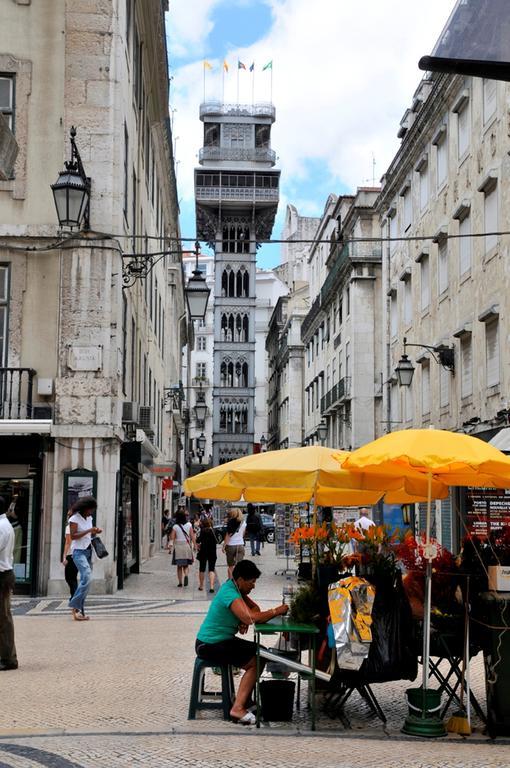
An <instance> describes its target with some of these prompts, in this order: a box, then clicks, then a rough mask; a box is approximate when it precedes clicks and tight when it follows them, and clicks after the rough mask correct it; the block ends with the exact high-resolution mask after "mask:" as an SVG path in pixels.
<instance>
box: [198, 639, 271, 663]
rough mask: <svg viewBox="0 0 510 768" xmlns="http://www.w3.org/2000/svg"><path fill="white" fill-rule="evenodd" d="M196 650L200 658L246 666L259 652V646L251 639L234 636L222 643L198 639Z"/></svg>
mask: <svg viewBox="0 0 510 768" xmlns="http://www.w3.org/2000/svg"><path fill="white" fill-rule="evenodd" d="M195 651H196V653H197V656H198V658H199V659H203V660H204V661H210V662H212V663H213V664H218V665H220V664H231V665H232V666H233V667H245V666H246V664H248V662H249V661H251V659H253V658H254V657H255V655H256V653H257V646H256V645H255V643H252V642H250V641H249V640H242V639H241V638H240V637H232V638H230V640H222V641H221V642H220V643H203V642H202V641H201V640H198V639H197V641H196V643H195Z"/></svg>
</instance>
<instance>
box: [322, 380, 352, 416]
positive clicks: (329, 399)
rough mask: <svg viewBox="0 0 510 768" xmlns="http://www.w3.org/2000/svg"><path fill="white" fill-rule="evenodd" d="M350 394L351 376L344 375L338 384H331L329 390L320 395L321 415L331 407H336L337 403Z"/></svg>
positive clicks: (346, 398)
mask: <svg viewBox="0 0 510 768" xmlns="http://www.w3.org/2000/svg"><path fill="white" fill-rule="evenodd" d="M350 396H351V377H350V376H344V377H343V378H342V379H340V381H339V382H338V384H333V386H332V387H331V389H330V390H329V392H326V394H325V395H324V396H323V397H321V415H323V414H325V413H327V412H328V411H330V410H331V409H334V408H336V406H337V405H339V404H340V403H342V402H343V401H344V400H348V399H349V398H350Z"/></svg>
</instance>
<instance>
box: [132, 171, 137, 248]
mask: <svg viewBox="0 0 510 768" xmlns="http://www.w3.org/2000/svg"><path fill="white" fill-rule="evenodd" d="M137 184H138V182H137V179H136V173H135V171H134V170H133V177H132V192H133V194H132V205H131V217H132V221H131V228H132V233H131V234H132V237H133V253H137V245H138V243H137V240H136V232H137V230H136V217H137V214H138V211H137V205H138V202H137V194H136V193H137Z"/></svg>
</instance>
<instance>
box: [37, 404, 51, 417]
mask: <svg viewBox="0 0 510 768" xmlns="http://www.w3.org/2000/svg"><path fill="white" fill-rule="evenodd" d="M32 418H33V419H52V418H53V408H52V407H51V405H34V406H32Z"/></svg>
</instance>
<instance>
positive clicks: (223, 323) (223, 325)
mask: <svg viewBox="0 0 510 768" xmlns="http://www.w3.org/2000/svg"><path fill="white" fill-rule="evenodd" d="M227 330H228V319H227V315H226V314H225V313H223V314H222V316H221V340H222V341H227Z"/></svg>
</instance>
